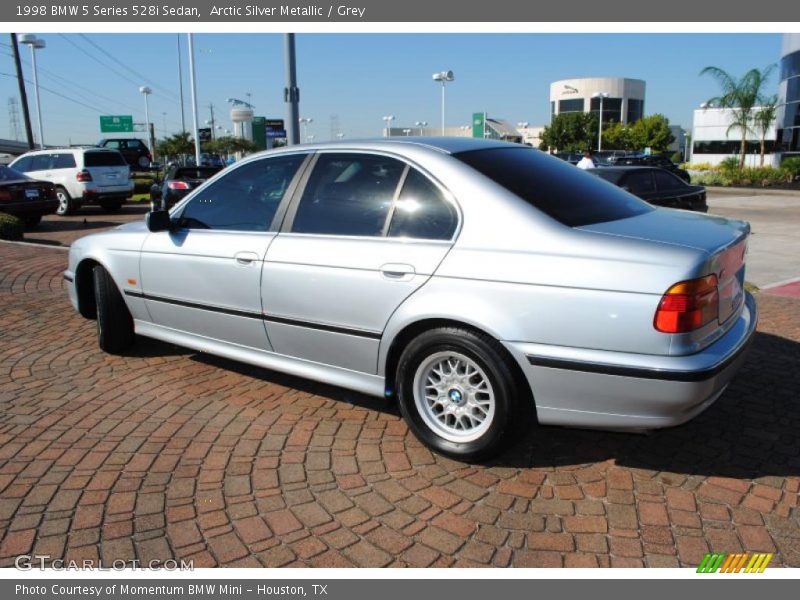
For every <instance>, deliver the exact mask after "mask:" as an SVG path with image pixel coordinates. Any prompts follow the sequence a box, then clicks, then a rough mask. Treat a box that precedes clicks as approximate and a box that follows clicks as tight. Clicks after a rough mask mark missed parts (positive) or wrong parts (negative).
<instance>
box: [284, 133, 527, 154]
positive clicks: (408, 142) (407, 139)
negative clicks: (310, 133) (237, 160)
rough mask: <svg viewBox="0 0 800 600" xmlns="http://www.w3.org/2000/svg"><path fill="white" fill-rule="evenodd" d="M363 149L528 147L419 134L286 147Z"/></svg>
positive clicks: (451, 150) (450, 151)
mask: <svg viewBox="0 0 800 600" xmlns="http://www.w3.org/2000/svg"><path fill="white" fill-rule="evenodd" d="M354 147H357V148H358V149H361V150H391V149H402V148H404V147H420V148H428V149H432V150H436V151H439V152H442V153H444V154H455V153H457V152H469V151H470V150H488V149H491V148H526V149H529V147H528V146H524V145H522V144H514V143H511V142H502V141H499V140H484V139H480V138H471V137H435V136H432V137H419V136H395V137H384V138H372V139H363V140H338V141H333V142H321V143H314V144H302V145H300V146H288V147H286V148H288V149H292V150H297V149H299V148H302V149H304V150H311V151H314V150H325V149H339V148H348V149H350V148H354Z"/></svg>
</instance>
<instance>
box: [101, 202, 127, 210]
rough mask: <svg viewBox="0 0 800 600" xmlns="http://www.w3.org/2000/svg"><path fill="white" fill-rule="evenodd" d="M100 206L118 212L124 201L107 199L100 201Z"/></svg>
mask: <svg viewBox="0 0 800 600" xmlns="http://www.w3.org/2000/svg"><path fill="white" fill-rule="evenodd" d="M100 207H101V208H102V209H103V210H104V211H106V212H117V211H118V210H119V209H120V208H122V202H120V201H119V200H105V201H103V202H101V203H100Z"/></svg>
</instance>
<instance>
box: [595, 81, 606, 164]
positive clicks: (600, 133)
mask: <svg viewBox="0 0 800 600" xmlns="http://www.w3.org/2000/svg"><path fill="white" fill-rule="evenodd" d="M592 98H600V123H598V127H597V151H598V152H600V151H601V150H602V149H603V100H604V99H606V98H608V92H595V93H594V94H592Z"/></svg>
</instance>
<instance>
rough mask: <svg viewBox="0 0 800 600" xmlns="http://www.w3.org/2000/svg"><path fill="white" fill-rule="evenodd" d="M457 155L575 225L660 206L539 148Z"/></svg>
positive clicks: (636, 213)
mask: <svg viewBox="0 0 800 600" xmlns="http://www.w3.org/2000/svg"><path fill="white" fill-rule="evenodd" d="M453 156H455V158H457V159H459V160H460V161H462V162H464V163H466V164H467V165H469V166H470V167H472V168H473V169H475V170H476V171H478V172H480V173H482V174H483V175H485V176H486V177H488V178H489V179H491V180H492V181H494V182H495V183H498V184H499V185H501V186H503V187H504V188H506V189H507V190H508V191H510V192H513V193H514V194H516V195H517V196H519V197H520V198H522V199H523V200H524V201H525V202H527V203H528V204H530V205H531V206H533V207H535V208H537V209H538V210H540V211H542V212H543V213H545V214H546V215H548V216H550V217H552V218H553V219H555V220H556V221H558V222H559V223H563V224H564V225H567V226H569V227H580V226H582V225H591V224H593V223H604V222H607V221H617V220H619V219H627V218H629V217H634V216H636V215H640V214H643V213H646V212H650V211H651V210H654V209H653V208H652V207H650V206H649V205H648V204H647V203H645V202H644V201H642V200H639V199H638V198H635V197H634V196H632V195H630V194H628V193H626V192H624V191H622V190H621V189H619V188H618V187H616V186H614V185H611V184H609V183H608V182H606V181H603V180H602V179H600V178H598V177H594V176H593V175H590V174H588V173H584V172H583V171H581V170H580V169H578V168H577V167H575V166H573V165H571V164H569V163H566V162H564V161H562V160H558V159H557V158H553V157H551V156H548V155H546V154H544V153H543V152H541V151H538V150H533V149H530V148H492V149H489V150H471V151H468V152H459V153H456V154H454V155H453Z"/></svg>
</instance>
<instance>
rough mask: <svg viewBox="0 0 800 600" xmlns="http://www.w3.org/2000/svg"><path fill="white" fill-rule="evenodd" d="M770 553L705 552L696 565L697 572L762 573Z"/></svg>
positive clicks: (770, 556) (769, 558) (770, 557)
mask: <svg viewBox="0 0 800 600" xmlns="http://www.w3.org/2000/svg"><path fill="white" fill-rule="evenodd" d="M772 556H773V555H772V554H767V553H765V552H756V553H755V554H748V553H747V552H744V553H741V554H725V553H724V552H723V553H719V554H717V553H714V554H711V553H709V554H706V555H705V557H703V562H701V563H700V566H699V567H697V572H698V573H739V572H740V571H741V572H743V573H763V572H764V569H766V568H767V565H768V564H769V561H771V560H772Z"/></svg>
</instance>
